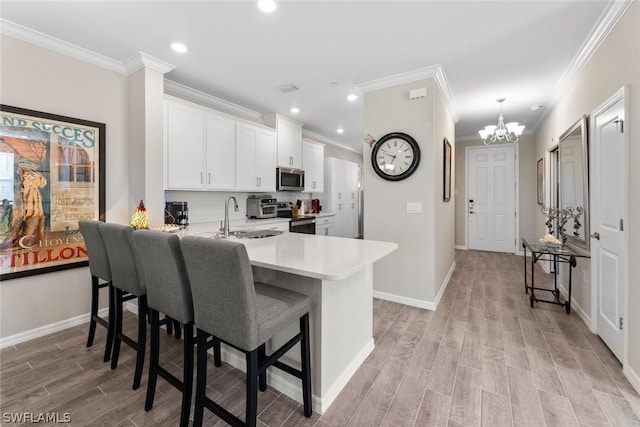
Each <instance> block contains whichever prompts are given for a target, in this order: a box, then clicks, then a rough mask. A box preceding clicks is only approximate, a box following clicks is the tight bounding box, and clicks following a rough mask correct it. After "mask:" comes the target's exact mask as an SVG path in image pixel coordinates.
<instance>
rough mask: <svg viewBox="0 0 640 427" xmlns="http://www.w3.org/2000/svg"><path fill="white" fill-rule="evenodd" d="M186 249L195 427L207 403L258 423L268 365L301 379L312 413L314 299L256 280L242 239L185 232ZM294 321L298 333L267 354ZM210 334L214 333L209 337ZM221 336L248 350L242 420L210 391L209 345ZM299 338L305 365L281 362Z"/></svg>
mask: <svg viewBox="0 0 640 427" xmlns="http://www.w3.org/2000/svg"><path fill="white" fill-rule="evenodd" d="M182 250H183V253H184V257H185V262H186V266H187V271H188V273H189V279H190V283H191V291H192V293H193V310H194V319H195V324H196V327H197V345H198V350H197V351H198V364H197V379H196V404H195V415H194V426H200V425H202V420H203V413H204V408H205V407H206V408H207V409H209V410H211V411H212V412H213V413H214V414H216V415H217V416H219V417H220V418H222V419H223V420H224V421H225V422H227V423H229V424H231V425H248V426H255V425H256V420H257V402H258V385H259V386H260V390H262V391H264V390H266V387H267V383H266V371H267V368H269V367H270V366H275V367H277V368H279V369H282V370H283V371H285V372H287V373H289V374H291V375H294V376H296V377H297V378H300V379H301V380H302V397H303V402H304V414H305V416H306V417H310V416H311V414H312V409H311V366H310V356H309V311H310V309H311V300H310V298H309V297H307V296H305V295H302V294H299V293H297V292H291V291H288V290H285V289H281V288H277V287H275V286H270V285H266V284H264V283H254V282H253V273H252V271H251V264H250V263H249V257H248V255H247V251H246V248H245V247H244V245H242V244H240V243H237V242H232V241H228V240H214V239H208V238H203V237H195V236H185V237H184V238H183V239H182ZM295 321H298V322H299V324H300V332H299V333H298V334H296V335H295V336H294V337H293V338H291V339H290V340H289V341H288V342H287V343H286V344H284V345H283V346H282V347H280V348H279V349H277V350H275V351H273V353H272V354H271V355H266V352H265V343H266V342H267V341H269V340H270V339H271V338H272V337H273V336H274V335H275V334H276V333H278V332H280V331H282V330H284V329H285V328H286V327H287V326H289V325H290V324H291V323H292V322H295ZM210 335H212V336H213V337H214V338H213V340H212V341H211V342H208V339H209V336H210ZM218 340H220V341H222V342H224V343H226V344H229V345H231V346H232V347H234V348H236V349H237V350H240V351H242V352H243V353H245V357H246V362H247V398H246V408H245V421H244V423H243V421H242V420H240V419H238V418H237V417H235V416H234V415H233V414H231V413H230V412H228V411H227V410H226V409H224V408H223V407H221V406H220V405H218V404H217V403H215V402H213V401H212V400H211V399H209V398H208V397H207V396H206V381H207V349H208V348H209V347H211V346H212V345H214V346H215V345H216V343H217V342H218ZM298 342H300V356H301V359H300V360H301V365H302V367H301V370H297V369H295V368H293V367H291V366H289V365H286V364H284V363H282V362H280V361H278V359H279V358H280V357H281V356H282V355H284V354H285V353H286V352H287V351H288V350H290V349H291V348H292V347H293V346H294V345H295V344H297V343H298ZM216 362H217V361H216Z"/></svg>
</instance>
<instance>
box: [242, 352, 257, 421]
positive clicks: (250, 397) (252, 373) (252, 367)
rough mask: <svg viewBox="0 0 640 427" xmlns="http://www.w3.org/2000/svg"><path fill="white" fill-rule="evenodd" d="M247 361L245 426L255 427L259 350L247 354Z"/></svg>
mask: <svg viewBox="0 0 640 427" xmlns="http://www.w3.org/2000/svg"><path fill="white" fill-rule="evenodd" d="M246 359H247V407H246V412H245V414H246V415H245V421H244V422H245V425H246V426H247V427H255V426H256V422H257V418H258V350H257V349H256V350H253V351H250V352H248V353H247V354H246Z"/></svg>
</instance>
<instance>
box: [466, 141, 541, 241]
mask: <svg viewBox="0 0 640 427" xmlns="http://www.w3.org/2000/svg"><path fill="white" fill-rule="evenodd" d="M481 145H483V143H482V140H481V139H480V136H478V138H477V140H470V141H457V142H456V193H457V194H456V195H455V200H456V226H455V228H456V246H457V247H459V248H466V247H467V219H466V208H467V204H466V200H465V191H466V181H465V174H466V170H465V162H466V148H467V147H478V146H481ZM535 154H536V139H535V135H522V136H521V137H520V141H519V142H518V169H519V174H518V179H519V181H520V187H519V191H518V196H519V199H520V203H519V207H518V208H519V210H520V220H519V222H518V224H519V227H520V235H519V236H516V238H517V239H520V238H527V239H534V238H536V236H537V233H536V226H535V225H536V217H537V212H539V211H540V206H538V204H537V203H536V161H537V159H536V156H535ZM542 236H543V234H541V235H540V236H537V237H542Z"/></svg>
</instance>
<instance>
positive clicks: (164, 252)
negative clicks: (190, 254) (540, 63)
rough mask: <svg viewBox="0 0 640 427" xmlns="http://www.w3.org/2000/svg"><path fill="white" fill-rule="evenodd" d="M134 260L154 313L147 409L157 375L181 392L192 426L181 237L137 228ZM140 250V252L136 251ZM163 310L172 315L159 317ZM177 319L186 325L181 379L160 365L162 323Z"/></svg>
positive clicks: (188, 307) (187, 291) (190, 342)
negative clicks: (142, 278) (143, 281)
mask: <svg viewBox="0 0 640 427" xmlns="http://www.w3.org/2000/svg"><path fill="white" fill-rule="evenodd" d="M133 239H134V241H135V243H136V245H135V250H134V255H135V257H134V259H135V261H136V266H137V267H138V268H139V275H140V276H143V277H144V279H145V283H146V286H147V303H148V306H149V314H150V315H151V354H150V356H149V381H148V382H147V399H146V402H145V407H144V409H145V410H146V411H149V410H151V408H152V407H153V400H154V396H155V391H156V382H157V379H158V375H160V376H161V377H163V378H164V379H166V380H167V381H168V382H169V383H170V384H171V385H173V386H174V387H176V388H177V389H178V390H180V391H181V392H182V412H181V416H180V425H181V426H183V427H186V426H188V425H189V411H190V407H191V395H192V389H193V346H194V344H195V340H194V337H193V300H192V298H191V286H190V285H189V276H188V275H187V269H186V266H185V262H184V256H183V255H182V248H181V246H180V238H179V237H178V236H177V235H175V234H167V233H162V232H159V231H149V230H137V231H135V232H134V233H133ZM136 252H137V253H136ZM160 313H163V314H165V316H169V318H167V317H165V318H164V320H160ZM172 319H175V320H177V321H179V322H180V323H182V325H184V352H183V356H184V368H183V379H182V381H180V380H179V379H178V378H176V377H175V376H174V375H173V374H171V373H170V372H168V371H167V370H166V369H164V368H163V367H162V366H160V326H161V325H162V324H168V323H170V322H171V321H172Z"/></svg>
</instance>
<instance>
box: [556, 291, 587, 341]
mask: <svg viewBox="0 0 640 427" xmlns="http://www.w3.org/2000/svg"><path fill="white" fill-rule="evenodd" d="M558 289H560V294H562V297H563V298H564V299H565V301H566V299H567V297H568V295H569V291H568V290H567V288H565V287H564V285H562V284H560V285H559V286H558ZM571 310H572V311H575V312H576V314H577V315H578V317H579V318H580V319H582V321H583V322H584V323H585V325H587V327H588V328H589V330H591V329H592V325H591V316H589V315H587V313H586V312H585V311H584V310H583V309H582V307H581V306H580V304H578V302H577V301H576V299H575V298H571Z"/></svg>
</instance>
